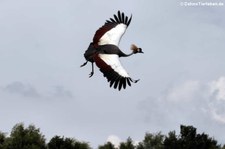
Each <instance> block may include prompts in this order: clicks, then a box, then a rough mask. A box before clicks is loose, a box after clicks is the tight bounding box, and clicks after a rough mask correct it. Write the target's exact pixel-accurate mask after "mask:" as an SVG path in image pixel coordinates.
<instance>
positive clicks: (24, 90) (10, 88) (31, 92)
mask: <svg viewBox="0 0 225 149" xmlns="http://www.w3.org/2000/svg"><path fill="white" fill-rule="evenodd" d="M3 91H5V92H8V93H10V94H16V95H20V96H23V97H33V98H39V97H40V96H41V95H40V94H39V93H38V91H37V90H36V89H35V88H34V87H33V86H31V85H27V84H24V83H22V82H19V81H16V82H12V83H10V84H8V85H6V86H5V87H4V88H3Z"/></svg>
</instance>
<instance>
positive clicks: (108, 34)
mask: <svg viewBox="0 0 225 149" xmlns="http://www.w3.org/2000/svg"><path fill="white" fill-rule="evenodd" d="M113 17H114V18H109V20H106V22H105V24H104V25H103V26H102V27H100V28H99V29H98V30H97V31H96V32H95V35H94V37H93V43H94V45H95V46H98V45H105V44H113V45H117V46H118V45H119V42H120V40H121V38H122V36H123V34H124V33H125V31H126V29H127V27H128V26H129V24H130V22H131V19H132V16H131V17H130V18H129V19H128V17H127V16H126V17H125V15H124V13H122V14H121V12H120V11H118V13H117V15H115V14H114V15H113Z"/></svg>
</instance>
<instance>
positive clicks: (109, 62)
mask: <svg viewBox="0 0 225 149" xmlns="http://www.w3.org/2000/svg"><path fill="white" fill-rule="evenodd" d="M94 59H95V63H96V65H97V66H98V67H99V68H100V71H101V72H102V73H103V75H104V77H106V78H107V80H108V82H109V83H110V87H113V88H115V89H118V90H121V89H122V88H124V89H125V88H126V84H128V85H129V86H131V83H130V81H129V80H132V79H131V78H130V76H129V75H128V73H127V72H126V70H125V69H124V68H123V66H122V65H121V63H120V61H119V57H118V55H116V54H97V55H96V56H95V57H94Z"/></svg>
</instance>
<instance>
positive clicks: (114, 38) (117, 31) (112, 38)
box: [98, 23, 127, 46]
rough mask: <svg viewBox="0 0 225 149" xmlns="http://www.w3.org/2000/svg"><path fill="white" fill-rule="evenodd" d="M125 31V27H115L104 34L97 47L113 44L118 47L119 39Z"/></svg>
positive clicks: (121, 25) (121, 24)
mask: <svg viewBox="0 0 225 149" xmlns="http://www.w3.org/2000/svg"><path fill="white" fill-rule="evenodd" d="M126 29H127V25H126V24H123V23H120V24H118V25H117V26H116V27H114V28H112V29H111V30H109V31H108V32H106V33H105V34H104V35H103V36H102V37H101V38H100V39H99V42H98V45H105V44H113V45H116V46H118V45H119V43H120V39H121V37H122V36H123V34H124V33H125V31H126Z"/></svg>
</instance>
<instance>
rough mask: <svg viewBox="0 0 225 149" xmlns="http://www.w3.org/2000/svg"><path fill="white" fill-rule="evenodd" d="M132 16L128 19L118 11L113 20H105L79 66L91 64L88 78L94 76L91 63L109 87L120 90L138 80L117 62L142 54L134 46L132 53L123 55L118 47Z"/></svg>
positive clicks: (139, 49)
mask: <svg viewBox="0 0 225 149" xmlns="http://www.w3.org/2000/svg"><path fill="white" fill-rule="evenodd" d="M131 20H132V16H131V17H130V18H128V17H127V16H125V15H124V13H121V12H120V11H118V13H117V15H114V18H110V19H109V20H106V22H105V24H104V25H103V26H102V27H100V28H99V29H98V30H97V31H96V33H95V35H94V37H93V41H92V42H91V43H90V45H89V47H88V49H87V50H86V51H85V53H84V57H85V59H86V62H85V63H84V64H83V65H81V67H83V66H85V65H86V64H87V62H91V63H92V72H91V73H90V75H89V77H91V76H92V75H93V74H94V66H93V63H96V65H97V66H98V67H99V69H100V71H101V72H102V73H103V75H104V77H106V78H107V80H108V82H109V83H110V87H113V88H115V89H118V90H121V89H122V88H124V89H125V88H126V86H127V85H129V86H131V82H133V83H136V82H137V81H139V80H133V79H132V78H131V77H130V76H129V75H128V73H127V72H126V70H125V69H124V68H123V66H122V65H121V63H120V61H119V57H128V56H130V55H132V54H136V53H143V52H142V49H141V48H138V47H137V46H136V45H134V44H133V45H132V46H131V50H132V53H130V54H125V53H123V52H122V51H121V50H120V49H119V47H118V45H119V42H120V39H121V37H122V36H123V34H124V33H125V31H126V29H127V27H128V26H129V25H130V22H131Z"/></svg>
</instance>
